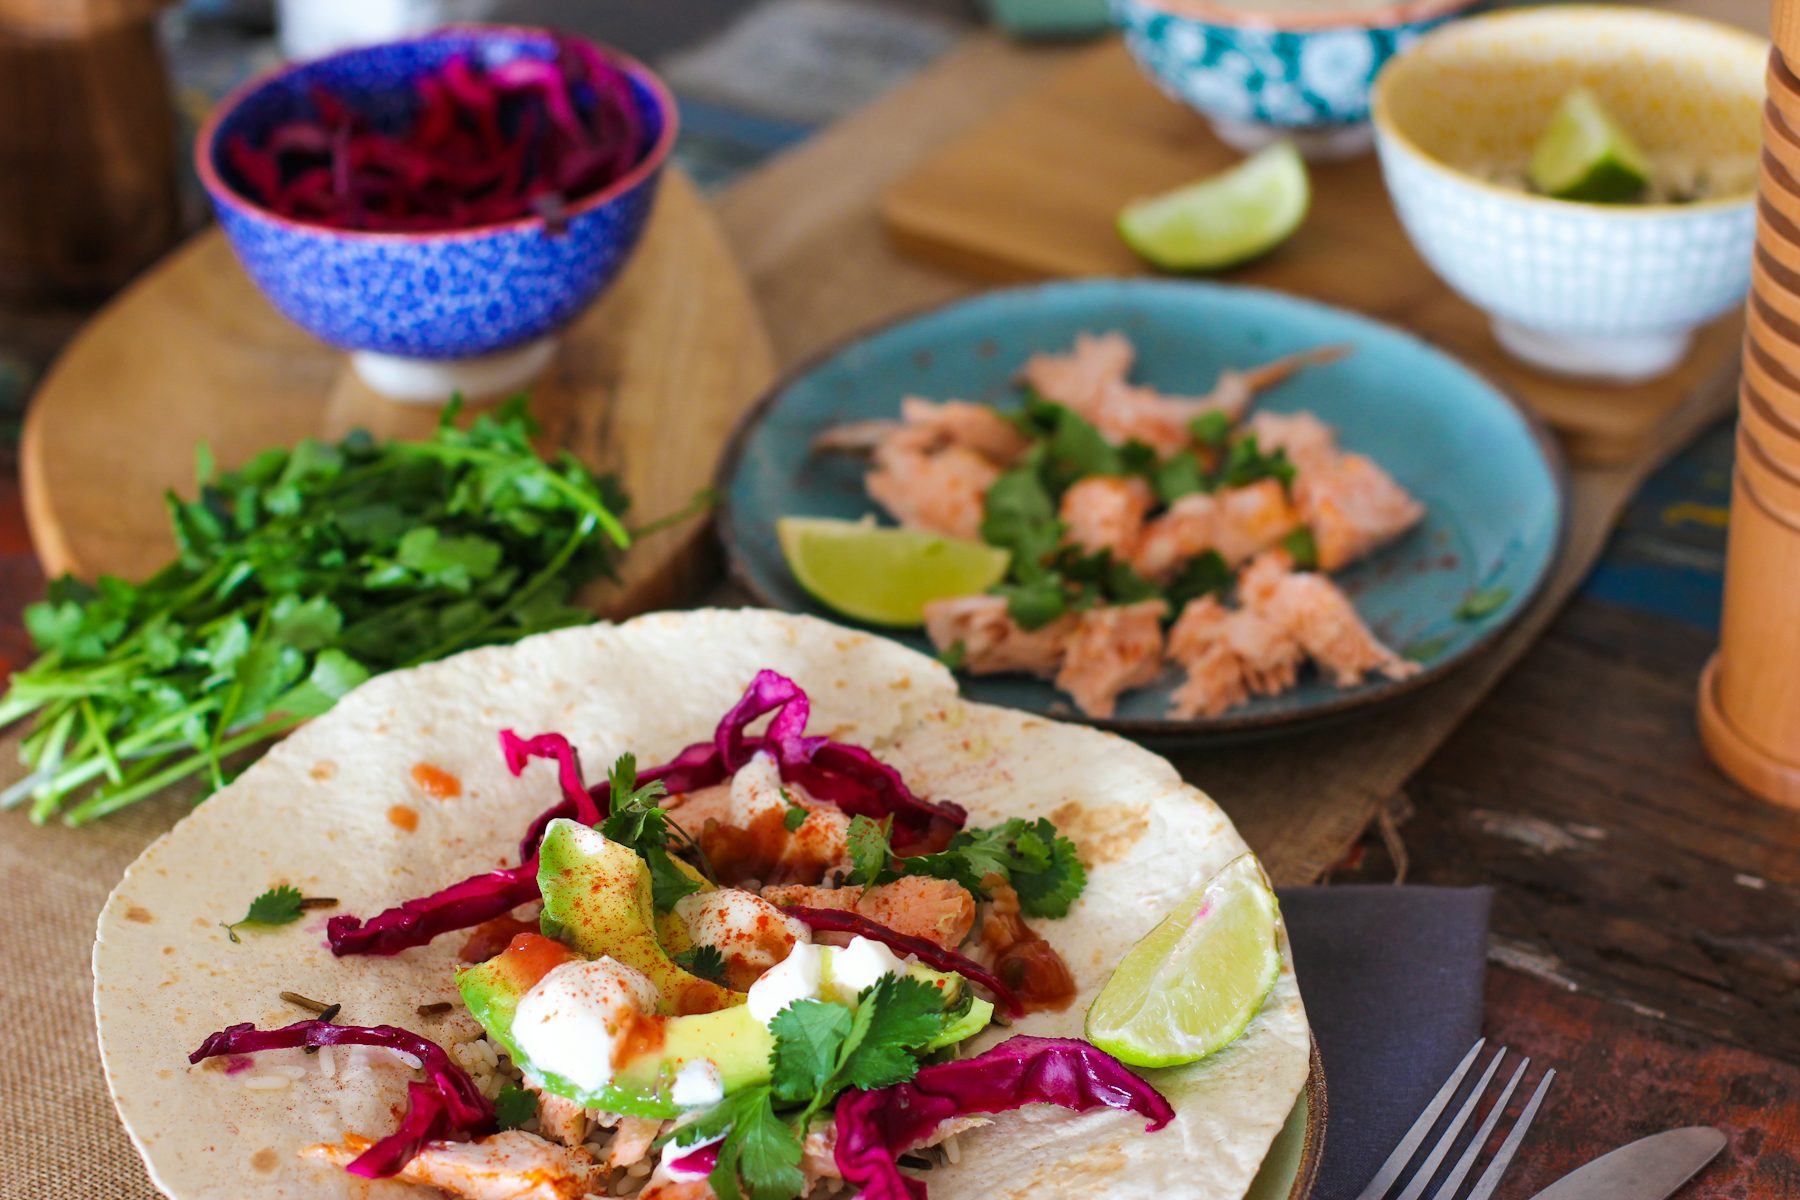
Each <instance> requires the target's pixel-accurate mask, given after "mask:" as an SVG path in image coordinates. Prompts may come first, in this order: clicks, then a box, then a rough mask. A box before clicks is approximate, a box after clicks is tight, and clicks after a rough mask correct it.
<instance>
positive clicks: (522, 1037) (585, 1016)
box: [512, 958, 657, 1091]
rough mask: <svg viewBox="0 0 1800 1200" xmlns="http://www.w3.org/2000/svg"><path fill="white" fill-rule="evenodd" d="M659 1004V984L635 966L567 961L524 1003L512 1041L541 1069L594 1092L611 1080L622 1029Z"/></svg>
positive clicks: (515, 1016) (534, 988)
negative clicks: (616, 1045) (615, 1051)
mask: <svg viewBox="0 0 1800 1200" xmlns="http://www.w3.org/2000/svg"><path fill="white" fill-rule="evenodd" d="M656 1002H657V990H656V985H655V984H654V983H652V982H650V979H649V977H648V976H646V975H645V974H644V973H643V972H642V971H639V970H637V969H636V968H634V967H628V966H626V965H625V964H624V963H621V962H616V961H615V960H613V959H610V958H599V959H594V960H593V961H591V962H570V963H563V964H562V965H561V966H559V967H556V968H555V969H554V970H552V971H551V972H550V973H549V974H548V975H545V976H544V977H543V978H542V979H540V980H538V981H537V982H536V983H535V984H533V985H532V987H531V990H530V991H528V992H526V993H525V995H524V997H523V998H522V999H520V1001H519V1007H518V1010H517V1011H516V1012H515V1013H514V1014H513V1025H512V1033H513V1040H514V1041H515V1042H517V1043H518V1047H519V1049H520V1050H521V1051H522V1052H523V1053H524V1055H525V1057H526V1058H527V1059H528V1060H530V1063H531V1065H532V1066H533V1067H535V1068H536V1069H537V1070H539V1071H547V1072H549V1073H551V1074H553V1075H560V1076H562V1077H563V1078H564V1079H566V1080H568V1081H569V1082H570V1083H572V1084H574V1085H575V1086H576V1087H579V1088H583V1089H586V1090H588V1091H594V1090H597V1089H599V1088H602V1087H605V1086H606V1085H607V1084H608V1083H610V1082H611V1081H612V1077H613V1064H612V1056H613V1046H614V1043H615V1041H616V1040H617V1036H618V1033H619V1031H620V1030H621V1029H623V1028H624V1026H625V1024H626V1022H627V1021H629V1020H630V1019H631V1018H632V1017H633V1016H636V1015H638V1014H642V1013H648V1012H653V1011H655V1008H656Z"/></svg>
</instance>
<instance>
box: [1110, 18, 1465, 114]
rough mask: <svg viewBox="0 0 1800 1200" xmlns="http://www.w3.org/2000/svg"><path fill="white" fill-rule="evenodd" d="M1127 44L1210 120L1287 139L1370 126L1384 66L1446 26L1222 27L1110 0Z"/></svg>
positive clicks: (1160, 80)
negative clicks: (1290, 132) (1268, 129)
mask: <svg viewBox="0 0 1800 1200" xmlns="http://www.w3.org/2000/svg"><path fill="white" fill-rule="evenodd" d="M1112 12H1113V19H1114V21H1116V22H1117V23H1118V24H1119V26H1120V27H1121V28H1122V29H1123V30H1124V33H1125V44H1126V45H1127V46H1128V47H1130V49H1131V53H1132V54H1133V55H1134V56H1135V57H1136V58H1137V60H1138V63H1139V64H1140V65H1141V66H1142V67H1143V68H1144V70H1145V72H1146V73H1147V74H1148V75H1149V76H1150V78H1151V79H1152V80H1154V81H1155V82H1156V85H1157V86H1158V87H1160V88H1161V89H1162V90H1163V91H1164V92H1166V93H1167V94H1168V95H1170V96H1172V97H1174V98H1175V99H1177V100H1180V101H1182V102H1184V103H1186V104H1188V105H1191V106H1192V107H1194V108H1197V109H1199V110H1200V111H1201V112H1203V113H1206V114H1207V115H1208V116H1212V117H1219V118H1224V119H1227V120H1232V121H1246V122H1254V123H1256V124H1262V125H1274V126H1279V127H1282V128H1287V129H1311V128H1318V127H1321V126H1331V125H1353V124H1357V123H1359V122H1363V121H1366V120H1368V119H1369V86H1370V84H1371V83H1372V82H1373V81H1374V79H1375V74H1376V72H1377V71H1379V70H1380V69H1381V67H1382V65H1383V64H1384V63H1386V62H1387V60H1388V59H1390V58H1392V57H1393V56H1394V55H1395V54H1396V53H1398V52H1399V51H1401V50H1403V49H1405V48H1406V47H1407V46H1409V45H1411V44H1412V43H1413V42H1414V41H1415V40H1417V39H1418V37H1419V36H1420V35H1421V34H1423V33H1424V32H1425V31H1426V30H1428V29H1431V28H1433V27H1434V26H1437V25H1441V24H1443V23H1444V22H1445V21H1447V20H1450V19H1451V17H1452V16H1453V15H1456V14H1445V15H1443V16H1439V17H1435V18H1432V19H1430V20H1425V21H1418V22H1412V23H1406V24H1397V25H1390V26H1386V27H1382V28H1370V29H1365V28H1361V27H1358V26H1345V27H1342V28H1335V29H1316V30H1276V29H1248V28H1240V27H1238V26H1233V25H1216V24H1210V23H1208V22H1205V21H1200V20H1196V19H1195V18H1192V17H1187V16H1180V15H1177V14H1174V13H1170V12H1164V11H1162V10H1161V9H1157V8H1154V7H1151V6H1150V5H1149V4H1146V3H1143V2H1142V0H1112Z"/></svg>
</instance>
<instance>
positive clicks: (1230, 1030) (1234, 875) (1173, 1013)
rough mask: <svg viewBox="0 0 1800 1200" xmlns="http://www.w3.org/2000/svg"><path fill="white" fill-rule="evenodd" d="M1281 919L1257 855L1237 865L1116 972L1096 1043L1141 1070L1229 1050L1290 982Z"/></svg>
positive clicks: (1097, 1012)
mask: <svg viewBox="0 0 1800 1200" xmlns="http://www.w3.org/2000/svg"><path fill="white" fill-rule="evenodd" d="M1280 920H1281V914H1280V910H1279V909H1278V908H1277V907H1276V905H1275V893H1274V891H1273V890H1272V889H1271V888H1270V887H1269V880H1268V877H1267V876H1266V875H1264V874H1263V869H1262V864H1261V863H1259V862H1257V861H1256V856H1255V855H1254V854H1242V855H1239V856H1238V857H1237V858H1234V859H1232V860H1231V861H1230V862H1229V863H1227V864H1226V865H1225V866H1224V868H1223V869H1221V870H1220V871H1219V873H1218V874H1217V875H1214V876H1213V877H1212V878H1211V879H1209V880H1207V881H1206V885H1205V886H1204V887H1202V888H1201V889H1200V890H1199V891H1197V892H1195V893H1194V894H1193V895H1192V896H1189V897H1188V898H1187V899H1186V900H1183V901H1182V902H1181V904H1180V905H1179V906H1177V907H1176V909H1175V911H1174V912H1172V913H1170V914H1169V915H1168V916H1167V917H1166V918H1164V919H1163V922H1162V924H1160V925H1158V926H1157V927H1156V928H1155V929H1152V930H1151V931H1150V932H1149V933H1147V934H1145V935H1144V938H1143V940H1142V941H1140V942H1139V943H1138V944H1137V945H1135V946H1133V947H1132V948H1131V950H1130V951H1129V952H1128V953H1127V954H1126V955H1125V958H1124V960H1123V961H1121V962H1120V963H1119V965H1118V966H1117V967H1116V968H1115V969H1114V970H1113V973H1112V978H1111V979H1108V980H1107V981H1106V986H1105V987H1104V988H1101V989H1100V994H1099V995H1098V996H1096V997H1095V998H1094V1003H1093V1004H1092V1005H1091V1006H1089V1008H1088V1012H1087V1039H1088V1041H1090V1042H1092V1043H1094V1045H1096V1046H1098V1047H1100V1049H1102V1050H1104V1051H1106V1052H1107V1053H1108V1054H1111V1055H1112V1056H1113V1057H1114V1058H1117V1059H1118V1060H1119V1061H1120V1062H1124V1063H1129V1064H1130V1065H1131V1066H1134V1067H1172V1066H1176V1065H1178V1064H1180V1063H1190V1062H1196V1061H1198V1060H1199V1059H1202V1058H1205V1057H1206V1056H1207V1055H1209V1054H1211V1053H1213V1052H1214V1051H1217V1050H1221V1049H1223V1048H1225V1047H1226V1046H1228V1045H1230V1044H1231V1043H1232V1042H1234V1041H1236V1040H1237V1038H1238V1036H1239V1035H1240V1034H1242V1033H1243V1032H1244V1030H1245V1029H1246V1028H1248V1027H1249V1025H1250V1022H1251V1021H1252V1020H1253V1019H1254V1018H1255V1017H1256V1014H1257V1013H1258V1012H1259V1011H1261V1009H1262V1006H1263V1002H1264V1001H1265V1000H1267V999H1268V998H1269V993H1270V992H1271V991H1272V990H1274V987H1275V981H1276V980H1277V979H1279V978H1280V977H1281V938H1280V936H1279V934H1278V932H1277V929H1278V926H1279V923H1280Z"/></svg>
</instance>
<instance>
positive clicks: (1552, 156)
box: [1525, 87, 1650, 204]
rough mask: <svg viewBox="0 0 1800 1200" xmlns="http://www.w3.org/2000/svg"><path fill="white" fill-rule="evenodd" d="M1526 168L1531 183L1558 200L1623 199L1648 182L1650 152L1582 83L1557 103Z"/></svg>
mask: <svg viewBox="0 0 1800 1200" xmlns="http://www.w3.org/2000/svg"><path fill="white" fill-rule="evenodd" d="M1525 173H1526V175H1527V177H1528V178H1530V180H1531V186H1532V187H1534V188H1536V189H1537V190H1538V191H1540V192H1542V193H1544V195H1546V196H1551V197H1554V198H1555V199H1558V200H1586V201H1591V202H1594V203H1598V204H1619V203H1623V202H1626V201H1631V200H1636V199H1637V198H1638V197H1639V196H1641V195H1643V194H1644V189H1645V188H1646V187H1648V186H1649V185H1650V157H1649V155H1647V154H1645V153H1644V152H1643V150H1642V149H1641V148H1639V146H1638V144H1637V143H1636V142H1634V141H1632V140H1631V135H1630V134H1628V133H1626V132H1625V130H1624V129H1622V128H1620V126H1619V123H1618V122H1617V121H1615V120H1613V119H1612V116H1611V115H1610V114H1609V113H1608V112H1607V111H1606V109H1605V108H1603V107H1601V104H1600V101H1599V99H1598V98H1596V97H1595V95H1594V93H1592V92H1590V91H1588V90H1587V89H1586V88H1579V87H1578V88H1575V89H1574V90H1573V91H1571V92H1570V93H1569V94H1568V95H1566V96H1564V97H1563V98H1562V103H1561V104H1559V105H1557V108H1556V112H1555V114H1554V115H1552V116H1551V118H1550V124H1549V126H1548V127H1547V128H1546V129H1545V130H1544V136H1543V137H1542V138H1541V139H1539V141H1538V144H1537V149H1535V150H1533V151H1532V152H1531V164H1530V165H1529V166H1528V167H1527V168H1526V172H1525Z"/></svg>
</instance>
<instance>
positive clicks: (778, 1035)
mask: <svg viewBox="0 0 1800 1200" xmlns="http://www.w3.org/2000/svg"><path fill="white" fill-rule="evenodd" d="M853 1021H854V1018H853V1017H852V1016H851V1013H850V1010H849V1009H847V1008H845V1007H844V1006H843V1005H841V1004H833V1003H830V1002H829V1001H825V1000H796V1001H795V1002H794V1003H792V1004H790V1005H788V1006H787V1007H786V1008H784V1009H782V1010H781V1011H780V1012H779V1013H777V1014H775V1019H774V1020H773V1021H771V1022H769V1032H770V1033H772V1034H774V1035H775V1050H774V1053H773V1055H772V1056H771V1060H770V1066H771V1073H770V1086H771V1087H772V1088H773V1089H774V1092H775V1098H776V1099H778V1100H783V1101H786V1102H787V1103H789V1104H806V1103H809V1102H812V1101H814V1100H816V1099H818V1098H819V1097H820V1096H821V1095H823V1093H824V1092H825V1089H826V1085H827V1084H828V1083H829V1082H830V1080H831V1077H832V1075H833V1074H834V1073H835V1072H836V1071H837V1067H838V1058H839V1056H840V1054H841V1053H842V1051H843V1048H844V1041H845V1039H846V1038H848V1037H849V1036H850V1029H851V1025H852V1023H853Z"/></svg>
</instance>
